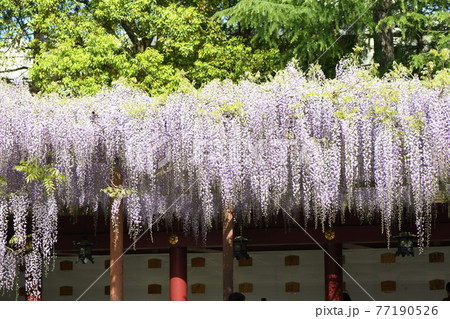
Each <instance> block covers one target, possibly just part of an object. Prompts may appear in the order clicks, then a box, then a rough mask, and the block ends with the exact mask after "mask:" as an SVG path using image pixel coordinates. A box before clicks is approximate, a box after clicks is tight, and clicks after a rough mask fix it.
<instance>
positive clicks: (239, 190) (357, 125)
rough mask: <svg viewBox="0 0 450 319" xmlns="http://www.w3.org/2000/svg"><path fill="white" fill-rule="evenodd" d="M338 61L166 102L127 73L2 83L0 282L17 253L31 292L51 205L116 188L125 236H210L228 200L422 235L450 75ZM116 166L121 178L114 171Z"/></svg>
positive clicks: (447, 171) (437, 186)
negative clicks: (65, 81) (92, 91)
mask: <svg viewBox="0 0 450 319" xmlns="http://www.w3.org/2000/svg"><path fill="white" fill-rule="evenodd" d="M336 73H337V77H336V79H333V80H327V79H325V78H324V77H323V75H321V73H320V72H319V71H317V72H315V73H311V74H309V75H308V76H305V75H303V74H302V72H300V71H299V70H298V69H296V68H295V66H293V65H289V66H288V67H287V68H286V69H285V70H284V71H282V72H279V73H278V74H277V76H275V77H274V79H273V80H272V81H270V82H267V83H264V84H256V83H253V82H251V81H242V82H240V83H239V84H234V83H232V82H228V81H225V82H219V81H214V82H211V83H210V84H208V85H205V86H204V87H203V88H202V89H201V90H199V91H197V92H191V93H177V94H173V95H171V96H169V97H167V98H165V99H162V98H151V97H149V96H147V95H145V94H143V93H141V92H139V91H135V90H133V89H130V88H127V87H124V86H121V85H119V86H117V87H114V88H113V89H111V90H105V91H103V92H102V93H100V94H98V95H96V96H89V97H82V98H76V99H75V98H74V99H62V98H58V97H54V96H52V97H33V96H31V95H30V94H29V93H27V91H26V89H25V88H23V87H14V86H8V85H5V84H0V287H1V288H4V289H12V288H13V286H14V285H13V283H14V278H15V276H16V269H17V267H18V266H17V265H18V264H19V263H21V262H23V261H25V266H26V275H27V279H29V282H28V283H27V284H26V289H27V292H28V293H29V294H31V295H33V294H34V295H35V297H36V298H37V297H39V296H38V293H39V292H38V289H37V287H39V285H41V283H40V278H41V274H42V272H43V271H44V269H45V268H46V267H48V262H49V260H50V257H51V253H52V249H53V245H54V244H55V242H56V241H57V214H58V211H60V210H61V209H63V208H70V209H71V210H72V211H77V210H79V209H84V210H86V211H89V212H96V211H97V210H98V209H99V207H104V208H105V210H106V211H110V212H112V216H111V218H112V220H113V222H115V221H116V216H117V212H118V209H119V205H120V200H121V199H122V198H123V200H124V209H125V214H127V220H128V225H129V233H130V235H131V236H132V237H134V238H137V236H138V234H140V232H142V231H143V230H145V229H146V227H151V226H152V225H153V223H154V222H155V221H157V220H162V221H164V220H166V221H172V220H178V221H180V222H181V223H182V225H183V228H184V230H185V231H186V232H192V233H194V234H195V235H196V236H200V235H203V237H204V240H207V238H206V237H205V235H206V233H207V231H208V230H209V229H211V228H212V227H213V226H214V225H218V224H219V223H220V220H221V216H222V215H221V214H222V211H223V210H224V209H228V208H233V210H234V212H235V213H236V215H237V216H241V217H242V220H243V221H245V222H246V223H250V222H252V223H255V224H259V223H260V222H261V221H264V220H267V219H268V218H270V217H271V216H272V215H274V214H277V213H278V212H279V211H280V210H281V208H283V210H285V211H287V212H289V214H291V215H292V216H294V218H296V219H298V220H299V221H300V220H302V221H304V222H305V223H307V224H308V223H311V224H310V225H315V226H316V227H323V228H325V227H327V226H330V225H333V223H335V222H336V221H337V220H338V219H340V220H344V217H345V214H347V213H350V214H354V215H356V216H358V217H359V218H360V219H361V221H362V222H372V221H374V222H379V223H381V224H382V231H385V232H386V234H387V237H388V238H389V237H390V236H391V235H390V233H391V230H392V229H393V227H397V229H398V228H401V227H402V223H403V221H405V220H409V222H411V223H415V225H416V227H417V235H418V238H419V244H420V246H421V247H423V246H424V245H425V244H426V242H427V240H429V238H430V237H429V236H430V231H431V222H432V217H433V216H432V213H433V205H434V203H435V201H436V197H437V196H438V195H439V196H440V197H441V199H442V198H444V200H445V201H448V198H449V197H450V186H449V185H450V102H449V90H448V86H438V85H437V86H432V85H425V83H424V82H422V81H420V80H419V79H416V78H405V77H397V78H395V77H387V78H384V79H377V78H373V77H371V76H369V74H368V73H367V72H366V71H364V70H362V69H360V68H358V67H357V66H355V65H354V64H353V63H351V61H343V62H341V64H340V65H339V66H338V67H337V72H336ZM117 168H118V169H120V171H121V173H122V176H123V183H122V185H114V184H113V183H111V176H112V173H113V171H114V170H115V169H117ZM110 197H113V199H112V200H111V198H110ZM111 206H112V208H111ZM29 215H31V216H32V218H27V217H28V216H29ZM27 220H28V221H30V222H31V223H32V225H31V227H27V225H26V222H27ZM8 224H11V225H12V228H11V227H10V229H13V234H7V231H8ZM27 229H31V233H30V234H27V233H26V230H27ZM8 236H10V237H8Z"/></svg>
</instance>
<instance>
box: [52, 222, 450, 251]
mask: <svg viewBox="0 0 450 319" xmlns="http://www.w3.org/2000/svg"><path fill="white" fill-rule="evenodd" d="M333 229H334V231H335V233H336V237H335V238H336V240H337V241H339V242H342V243H354V244H358V243H387V240H386V235H385V234H382V233H381V226H379V225H375V226H371V225H358V226H337V227H335V228H333ZM306 231H307V232H308V233H309V234H310V235H311V236H312V237H313V238H314V239H315V240H316V241H318V242H319V243H322V244H323V243H325V242H326V240H325V238H324V235H323V233H322V230H321V229H310V228H309V229H307V230H306ZM170 234H172V233H170ZM170 234H169V233H166V232H154V233H153V234H152V237H153V242H152V241H151V239H150V236H149V235H144V236H143V237H142V238H141V240H139V241H138V242H137V243H136V249H137V250H140V249H169V243H168V237H169V235H170ZM175 235H178V238H179V245H180V246H184V247H221V246H222V243H223V242H222V241H223V238H222V235H223V234H222V231H217V230H214V231H210V232H208V235H207V241H206V244H203V243H202V242H201V239H198V238H195V237H194V236H192V235H186V234H183V233H182V232H175ZM243 235H244V237H246V238H249V239H250V241H249V243H248V246H249V247H251V246H267V247H268V248H269V247H270V246H279V245H306V244H314V241H313V240H312V239H311V238H310V237H309V236H308V235H306V234H305V232H304V231H303V230H302V229H300V228H291V229H284V228H271V229H244V230H243ZM80 238H82V233H81V234H64V233H62V234H61V233H60V235H59V236H58V243H57V244H56V250H57V251H60V252H61V251H66V252H69V251H71V252H76V247H74V246H73V245H72V241H79V240H80ZM88 239H89V240H91V241H95V246H94V247H93V250H94V251H95V250H97V251H98V250H108V249H109V234H108V233H97V234H96V236H89V237H88ZM431 241H450V223H439V224H435V225H433V226H432V229H431ZM132 243H133V241H132V240H131V239H130V238H129V237H128V236H124V247H129V246H131V244H132Z"/></svg>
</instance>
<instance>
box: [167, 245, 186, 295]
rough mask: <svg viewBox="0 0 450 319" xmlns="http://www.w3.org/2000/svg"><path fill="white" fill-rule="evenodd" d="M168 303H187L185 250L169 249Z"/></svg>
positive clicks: (181, 248) (178, 248) (179, 248)
mask: <svg viewBox="0 0 450 319" xmlns="http://www.w3.org/2000/svg"><path fill="white" fill-rule="evenodd" d="M169 256H170V257H169V258H170V301H187V248H186V247H170V249H169Z"/></svg>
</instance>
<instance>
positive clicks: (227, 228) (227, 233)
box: [222, 204, 234, 300]
mask: <svg viewBox="0 0 450 319" xmlns="http://www.w3.org/2000/svg"><path fill="white" fill-rule="evenodd" d="M233 226H234V225H233V206H232V205H231V204H229V205H227V207H226V208H225V210H224V212H223V229H222V247H223V248H222V258H223V300H228V296H229V295H230V294H231V293H232V292H233V258H234V257H233Z"/></svg>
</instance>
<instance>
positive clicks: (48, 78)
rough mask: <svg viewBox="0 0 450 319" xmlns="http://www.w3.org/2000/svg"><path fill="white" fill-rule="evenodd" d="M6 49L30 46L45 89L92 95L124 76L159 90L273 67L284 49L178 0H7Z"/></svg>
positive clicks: (2, 24)
mask: <svg viewBox="0 0 450 319" xmlns="http://www.w3.org/2000/svg"><path fill="white" fill-rule="evenodd" d="M0 6H1V7H2V10H1V15H0V34H1V35H3V38H4V39H8V40H7V41H6V40H4V41H3V45H4V46H12V47H15V48H18V49H20V48H21V49H25V48H26V49H29V51H28V52H29V54H30V55H31V58H32V59H33V61H34V63H33V67H32V68H31V70H30V78H31V80H32V82H33V84H34V85H35V86H36V87H37V88H38V89H39V90H40V91H43V92H47V93H49V92H58V93H62V94H68V95H73V94H75V95H77V94H92V93H95V92H97V91H98V90H99V89H100V88H101V87H102V86H105V85H106V86H108V85H111V83H112V82H114V81H116V80H118V79H120V78H123V79H126V80H127V81H129V82H134V83H136V85H137V86H139V87H141V88H143V89H145V90H146V91H148V92H150V93H151V94H161V93H167V92H171V91H173V90H174V89H176V88H178V87H179V86H180V85H181V84H182V83H183V78H185V79H187V80H188V81H190V82H191V83H193V84H194V85H197V86H198V85H200V84H201V83H204V82H207V81H211V80H212V79H214V78H219V79H226V78H228V79H232V80H238V79H240V78H241V77H242V76H244V75H245V74H246V73H256V72H261V73H262V74H267V73H269V72H270V71H273V70H274V69H275V68H274V65H275V64H274V63H273V62H272V61H274V60H275V56H276V54H277V51H276V50H273V49H268V50H260V49H257V48H252V47H249V46H247V45H245V44H244V43H243V41H242V40H241V39H240V38H239V37H230V36H228V35H227V34H225V32H224V31H223V30H222V28H221V27H220V25H219V24H218V23H217V22H216V21H212V20H210V19H209V17H208V11H207V10H206V9H207V8H205V7H204V6H202V5H201V3H200V4H198V5H197V6H192V5H188V4H186V5H185V4H183V3H179V2H177V1H156V0H139V1H132V0H104V1H94V0H92V1H89V0H88V1H69V0H59V1H47V0H38V1H31V0H28V1H14V0H2V1H1V2H0Z"/></svg>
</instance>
